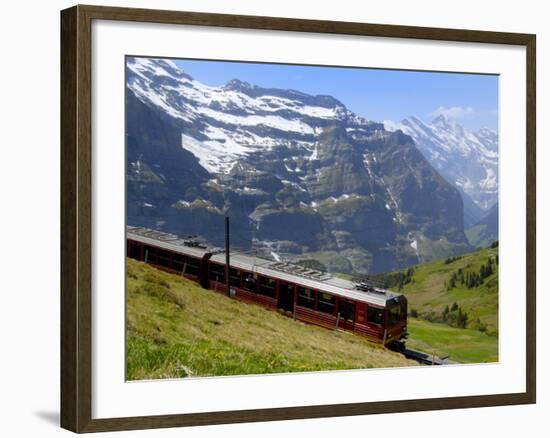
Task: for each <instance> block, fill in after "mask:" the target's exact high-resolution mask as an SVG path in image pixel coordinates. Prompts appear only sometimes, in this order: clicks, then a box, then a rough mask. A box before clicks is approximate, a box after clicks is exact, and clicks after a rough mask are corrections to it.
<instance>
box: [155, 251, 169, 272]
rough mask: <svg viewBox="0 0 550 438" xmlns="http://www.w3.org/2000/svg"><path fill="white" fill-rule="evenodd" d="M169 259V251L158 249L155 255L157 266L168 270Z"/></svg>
mask: <svg viewBox="0 0 550 438" xmlns="http://www.w3.org/2000/svg"><path fill="white" fill-rule="evenodd" d="M170 258H171V254H170V252H169V251H165V250H163V249H159V250H158V253H157V265H159V266H164V267H165V268H169V267H170Z"/></svg>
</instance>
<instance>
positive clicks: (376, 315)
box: [367, 306, 384, 325]
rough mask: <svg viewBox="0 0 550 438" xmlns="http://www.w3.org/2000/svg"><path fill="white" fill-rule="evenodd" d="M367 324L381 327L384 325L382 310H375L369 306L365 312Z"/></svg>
mask: <svg viewBox="0 0 550 438" xmlns="http://www.w3.org/2000/svg"><path fill="white" fill-rule="evenodd" d="M367 322H369V323H371V324H379V325H382V324H383V323H384V309H377V308H376V307H371V306H369V309H368V311H367Z"/></svg>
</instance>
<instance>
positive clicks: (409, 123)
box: [384, 115, 498, 227]
mask: <svg viewBox="0 0 550 438" xmlns="http://www.w3.org/2000/svg"><path fill="white" fill-rule="evenodd" d="M384 125H385V127H386V129H388V130H390V131H395V130H398V129H399V130H401V131H403V132H404V133H405V134H407V135H410V136H411V137H412V138H413V139H414V141H415V143H416V145H417V147H418V149H419V150H420V151H421V152H422V154H423V155H424V156H425V157H426V159H427V160H428V161H429V162H430V164H431V165H432V166H433V167H434V168H435V169H437V171H438V172H439V173H440V174H441V175H442V176H443V177H444V178H445V179H447V181H449V182H450V183H452V184H454V185H455V186H456V187H457V188H458V190H459V191H460V192H461V193H462V195H463V200H464V207H465V208H464V214H465V217H464V219H465V222H466V226H467V227H469V226H471V225H473V224H475V223H477V221H479V220H480V219H481V218H482V217H483V216H484V215H485V214H486V213H487V212H488V211H489V209H490V208H491V207H492V206H493V205H494V204H496V203H497V201H498V134H497V132H496V131H494V130H492V129H488V128H482V129H480V130H478V131H475V132H472V131H469V130H468V129H466V128H464V127H463V126H462V125H461V124H460V123H457V122H456V121H453V120H449V119H448V118H447V117H445V116H443V115H441V116H438V117H437V118H435V119H434V120H433V121H432V122H431V123H424V122H423V121H422V120H420V119H419V118H418V117H414V116H412V117H408V118H406V119H405V120H402V121H401V122H398V123H396V122H392V121H385V122H384Z"/></svg>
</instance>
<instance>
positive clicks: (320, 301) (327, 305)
mask: <svg viewBox="0 0 550 438" xmlns="http://www.w3.org/2000/svg"><path fill="white" fill-rule="evenodd" d="M335 304H336V297H335V296H334V295H331V294H327V293H325V292H319V295H318V296H317V310H318V311H319V312H323V313H328V314H329V315H333V314H334V306H335Z"/></svg>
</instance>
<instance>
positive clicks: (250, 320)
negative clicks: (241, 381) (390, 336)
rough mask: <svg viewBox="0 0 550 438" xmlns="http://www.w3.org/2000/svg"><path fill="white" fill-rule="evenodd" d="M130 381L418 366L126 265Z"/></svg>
mask: <svg viewBox="0 0 550 438" xmlns="http://www.w3.org/2000/svg"><path fill="white" fill-rule="evenodd" d="M127 266H128V271H127V273H128V275H127V276H128V296H127V339H128V351H127V378H128V379H129V380H138V379H155V378H169V377H186V376H214V375H216V376H219V375H237V374H262V373H281V372H291V371H294V372H295V371H316V370H334V369H353V368H373V367H394V366H409V365H417V364H416V362H412V361H409V360H407V359H405V358H404V357H403V356H401V355H399V354H397V353H393V352H390V351H388V350H386V349H383V348H381V347H379V346H377V345H375V344H372V343H369V342H368V341H366V340H365V339H363V338H360V337H359V336H355V335H352V334H349V333H342V332H335V331H330V330H326V329H323V328H319V327H315V326H311V325H306V324H303V323H301V322H299V321H293V320H292V319H291V318H288V317H286V316H282V315H279V314H278V313H277V312H274V311H271V310H266V309H264V308H262V307H260V306H256V305H252V304H245V303H241V302H239V301H236V300H234V299H229V298H227V297H225V296H223V295H221V294H218V293H215V292H212V291H208V290H205V289H202V288H200V287H199V286H197V285H196V284H195V283H193V282H190V281H188V280H186V279H184V278H182V277H179V276H176V275H170V274H166V273H163V272H160V271H158V270H156V269H154V268H151V267H149V266H147V265H145V264H143V263H140V262H137V261H135V260H131V259H129V260H128V261H127Z"/></svg>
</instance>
